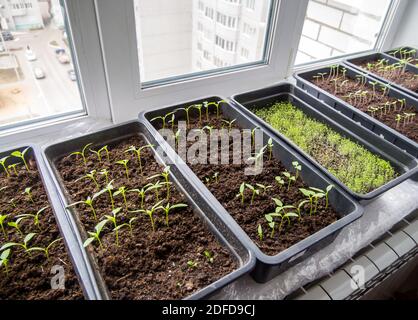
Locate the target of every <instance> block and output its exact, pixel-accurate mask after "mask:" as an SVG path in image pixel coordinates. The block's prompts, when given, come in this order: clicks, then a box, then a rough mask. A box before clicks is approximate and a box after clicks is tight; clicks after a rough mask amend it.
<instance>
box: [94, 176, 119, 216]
mask: <svg viewBox="0 0 418 320" xmlns="http://www.w3.org/2000/svg"><path fill="white" fill-rule="evenodd" d="M113 182H114V180H112V181H110V182H109V183H108V184H107V185H106V187H105V188H104V189H103V190H101V191H99V192H98V193H96V194H95V195H94V196H93V199H96V198H98V197H100V196H101V195H102V194H104V193H106V192H107V193H108V195H109V199H110V202H111V204H112V210H115V199H114V198H113V190H114V189H115V187H114V186H113Z"/></svg>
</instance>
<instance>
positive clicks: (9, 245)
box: [0, 233, 37, 254]
mask: <svg viewBox="0 0 418 320" xmlns="http://www.w3.org/2000/svg"><path fill="white" fill-rule="evenodd" d="M36 235H37V234H36V233H29V234H28V235H27V236H26V237H25V239H23V243H18V242H9V243H6V244H5V245H3V246H2V247H1V248H0V251H3V250H7V249H10V248H12V247H21V248H23V249H24V250H25V252H26V253H28V254H30V252H29V247H28V245H29V242H30V241H31V240H32V239H33V237H34V236H36Z"/></svg>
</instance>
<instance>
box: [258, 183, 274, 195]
mask: <svg viewBox="0 0 418 320" xmlns="http://www.w3.org/2000/svg"><path fill="white" fill-rule="evenodd" d="M256 186H257V187H259V188H260V189H261V190H262V191H263V194H266V193H267V190H269V189H272V188H273V187H272V186H265V185H263V184H259V183H257V184H256Z"/></svg>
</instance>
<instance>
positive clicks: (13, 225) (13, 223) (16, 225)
mask: <svg viewBox="0 0 418 320" xmlns="http://www.w3.org/2000/svg"><path fill="white" fill-rule="evenodd" d="M23 220H25V219H24V218H18V219H17V220H16V221H10V222H8V223H7V225H8V226H9V227H11V228H14V229H16V231H17V232H18V233H19V234H20V235H21V236H22V237H23V232H22V230H21V229H20V223H21V222H22V221H23Z"/></svg>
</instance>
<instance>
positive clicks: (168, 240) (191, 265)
mask: <svg viewBox="0 0 418 320" xmlns="http://www.w3.org/2000/svg"><path fill="white" fill-rule="evenodd" d="M130 146H136V147H140V146H145V141H144V140H143V138H142V137H132V138H130V139H129V140H125V141H123V142H121V143H119V144H116V145H113V146H109V149H110V161H108V159H107V158H106V156H105V153H103V162H102V163H100V162H99V161H98V158H97V156H96V155H94V154H92V153H89V154H88V156H87V167H86V166H84V165H83V162H82V160H81V157H80V158H76V157H75V156H66V157H64V158H62V159H60V160H59V161H58V163H57V168H58V170H59V172H60V173H61V175H62V179H63V181H64V184H65V187H66V189H67V191H68V194H69V195H71V196H70V198H71V199H72V201H73V202H76V201H82V200H85V199H87V198H88V197H89V196H90V197H92V196H93V195H94V194H95V193H97V192H98V191H99V188H97V187H96V186H95V184H94V183H93V182H92V181H91V180H89V179H82V180H78V179H80V178H81V177H83V176H84V175H85V174H86V173H88V172H90V171H92V170H97V172H99V171H101V170H102V169H107V170H108V171H109V178H108V181H109V180H110V181H111V180H114V183H113V185H114V188H115V189H114V190H113V191H114V192H115V191H117V190H118V188H119V187H122V186H125V187H126V189H127V190H132V189H141V188H142V187H144V186H146V185H147V184H149V183H156V182H157V181H159V180H160V181H161V182H163V181H164V179H163V178H154V179H149V180H148V178H150V177H152V176H154V175H158V174H160V173H161V172H163V170H164V167H163V166H161V165H159V164H158V163H157V162H156V160H155V159H154V153H153V151H151V149H145V150H143V151H142V154H141V163H142V167H143V174H141V170H140V167H139V162H138V158H137V157H136V155H134V154H132V153H125V151H126V150H127V149H129V147H130ZM100 147H102V146H100ZM100 147H94V148H92V149H95V150H97V149H99V148H100ZM125 159H126V160H129V163H128V170H129V179H128V178H127V176H126V173H125V170H124V168H123V166H121V165H118V164H116V162H117V161H120V160H125ZM96 177H97V181H98V184H99V185H100V188H104V187H105V186H106V183H107V181H106V177H105V176H104V175H100V174H98V173H97V175H96ZM77 180H78V181H77ZM114 201H115V208H122V211H120V212H119V213H118V214H117V224H118V225H123V224H124V223H129V221H130V219H131V218H137V220H136V221H134V222H133V223H132V226H133V228H132V234H131V233H130V230H129V227H126V228H123V229H121V230H120V231H119V232H118V238H119V246H118V245H117V243H116V233H115V232H114V231H113V225H112V224H111V223H108V224H107V225H106V226H105V228H104V231H103V233H102V235H101V237H102V238H101V241H102V242H103V246H104V249H103V250H102V249H101V248H100V246H99V245H98V243H97V242H94V243H93V244H92V246H90V247H89V249H90V250H91V251H92V252H93V254H94V256H95V258H96V260H97V264H98V266H99V269H100V272H101V275H102V277H103V279H104V281H105V283H106V285H107V288H108V290H109V292H110V295H111V297H112V299H129V300H133V299H141V300H151V299H158V300H162V299H182V298H186V297H187V296H190V295H191V294H193V293H195V292H197V291H198V290H200V289H203V288H204V287H206V286H208V285H210V284H211V283H213V282H215V281H217V280H219V279H221V278H222V277H224V276H225V275H227V274H229V273H230V272H232V271H234V270H236V269H237V268H238V263H237V261H235V258H234V257H233V256H232V255H231V254H230V252H229V251H228V250H227V249H225V248H224V247H223V246H222V245H221V244H220V243H219V242H218V241H217V239H216V238H215V237H214V236H213V235H212V233H211V232H209V231H208V230H207V228H206V227H205V225H204V224H203V223H202V221H201V219H200V218H199V217H198V216H197V214H195V213H194V212H193V210H192V208H190V207H187V208H178V209H174V210H172V211H171V212H170V213H169V226H167V225H166V221H165V214H164V213H163V212H162V210H157V211H156V213H155V214H154V216H153V217H154V219H155V232H153V230H152V224H151V222H150V218H149V217H148V216H146V215H145V214H144V213H140V212H137V213H133V212H132V211H135V210H140V209H141V200H140V197H139V195H138V194H137V193H127V194H126V205H125V203H124V200H123V197H122V196H121V195H118V196H115V197H114ZM159 201H163V202H162V203H161V205H163V206H166V204H167V203H168V202H167V188H166V187H163V188H162V189H161V190H160V192H159V195H158V199H157V194H156V193H155V192H154V191H149V192H147V193H146V196H145V201H144V203H145V204H144V207H145V208H146V209H148V210H149V209H151V207H152V206H154V205H155V204H157V203H158V202H159ZM169 203H170V205H175V204H180V203H182V204H187V202H186V198H185V197H184V196H183V195H182V194H181V193H179V192H178V191H177V190H176V189H175V188H174V186H171V188H170V196H169ZM94 207H95V210H96V212H97V216H98V219H97V220H95V219H94V216H93V214H92V211H91V209H89V208H88V207H87V206H85V205H79V206H77V207H76V208H77V210H76V212H77V213H76V214H77V217H78V219H79V220H80V222H81V224H82V225H83V226H84V228H85V230H86V231H93V229H94V227H95V225H96V224H97V223H98V222H99V221H102V220H103V219H105V215H112V205H111V201H110V196H109V194H108V193H105V194H103V195H101V196H100V197H99V198H97V199H96V200H95V202H94ZM205 252H207V253H209V256H207V255H205ZM211 258H213V260H212V259H211ZM211 260H212V261H211Z"/></svg>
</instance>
